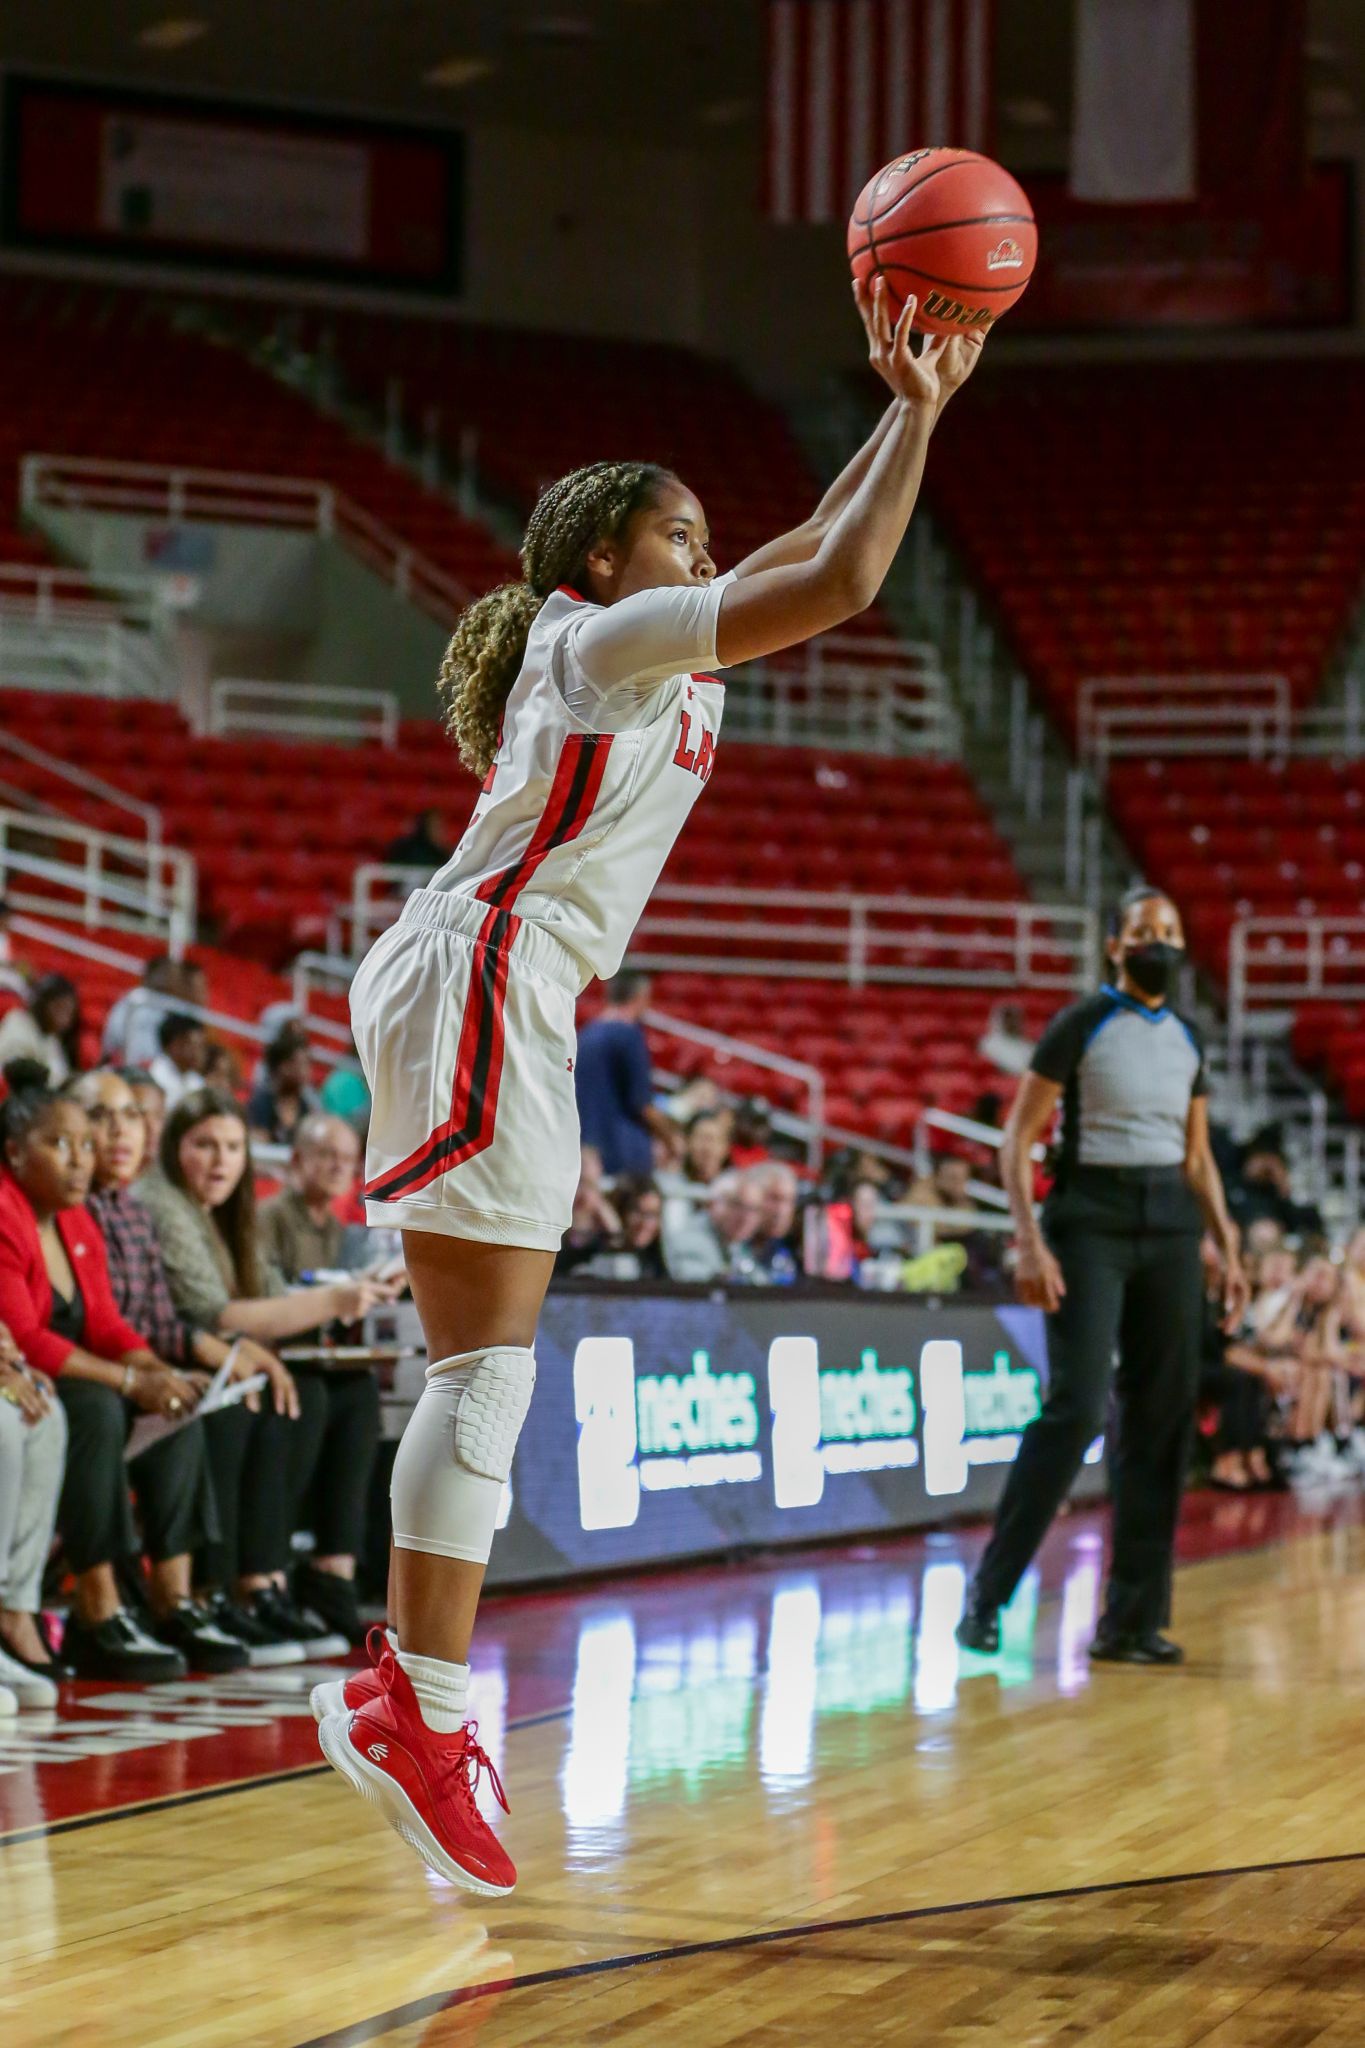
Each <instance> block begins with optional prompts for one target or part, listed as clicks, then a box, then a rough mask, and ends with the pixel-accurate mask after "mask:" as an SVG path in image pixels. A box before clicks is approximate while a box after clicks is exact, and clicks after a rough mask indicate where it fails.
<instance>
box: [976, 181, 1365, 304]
mask: <svg viewBox="0 0 1365 2048" xmlns="http://www.w3.org/2000/svg"><path fill="white" fill-rule="evenodd" d="M1028 191H1029V197H1030V199H1031V200H1032V202H1033V208H1034V213H1035V215H1036V217H1037V221H1038V266H1037V269H1036V270H1035V271H1034V273H1033V279H1032V282H1031V284H1030V285H1029V288H1028V290H1027V292H1026V293H1025V294H1024V296H1023V298H1022V299H1021V300H1020V301H1019V304H1018V305H1017V306H1015V307H1013V308H1012V309H1011V311H1010V316H1009V326H1010V331H1011V333H1013V332H1014V331H1015V330H1016V329H1021V330H1022V329H1029V330H1030V331H1033V330H1042V329H1047V330H1051V331H1053V332H1060V331H1072V332H1084V331H1086V330H1091V331H1093V330H1097V329H1104V328H1140V327H1167V328H1171V327H1344V326H1347V325H1349V323H1350V321H1351V318H1352V308H1353V300H1354V293H1353V290H1352V281H1353V277H1354V265H1355V249H1354V227H1353V220H1354V209H1353V175H1352V167H1351V166H1350V165H1349V164H1346V163H1323V164H1316V165H1314V166H1313V168H1312V170H1311V171H1310V172H1309V174H1308V176H1307V177H1306V178H1305V180H1304V182H1303V184H1302V185H1301V186H1300V187H1299V188H1298V189H1297V190H1295V191H1293V192H1290V193H1288V194H1286V195H1284V196H1278V195H1273V194H1260V193H1256V192H1251V193H1248V194H1247V195H1246V196H1245V198H1242V199H1232V198H1220V199H1204V200H1197V201H1193V202H1190V203H1187V204H1186V203H1181V204H1170V205H1154V204H1143V205H1127V206H1122V205H1119V206H1115V205H1092V204H1089V203H1087V202H1085V201H1083V200H1079V199H1076V198H1073V197H1072V195H1071V193H1070V192H1069V191H1068V190H1067V186H1066V180H1065V179H1064V178H1062V177H1059V176H1055V175H1043V174H1034V175H1032V176H1030V178H1029V180H1028Z"/></svg>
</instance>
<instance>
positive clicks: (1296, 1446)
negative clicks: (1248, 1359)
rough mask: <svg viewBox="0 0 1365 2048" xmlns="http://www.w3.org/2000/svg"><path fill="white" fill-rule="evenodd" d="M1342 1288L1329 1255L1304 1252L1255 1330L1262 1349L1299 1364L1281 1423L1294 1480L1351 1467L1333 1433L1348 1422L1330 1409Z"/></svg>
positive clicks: (1319, 1478) (1340, 1370) (1340, 1374)
mask: <svg viewBox="0 0 1365 2048" xmlns="http://www.w3.org/2000/svg"><path fill="white" fill-rule="evenodd" d="M1341 1291H1342V1290H1341V1276H1340V1275H1339V1273H1338V1272H1337V1269H1336V1267H1335V1266H1334V1265H1333V1264H1332V1262H1331V1260H1330V1259H1327V1258H1322V1257H1319V1256H1316V1255H1315V1256H1312V1257H1309V1258H1308V1259H1306V1260H1305V1261H1304V1263H1303V1266H1302V1268H1301V1269H1300V1271H1299V1272H1298V1273H1297V1274H1296V1275H1295V1277H1294V1280H1293V1282H1292V1283H1291V1285H1290V1287H1289V1290H1288V1294H1287V1297H1286V1299H1285V1301H1284V1305H1283V1307H1282V1308H1281V1309H1280V1311H1279V1314H1278V1315H1277V1316H1275V1317H1274V1318H1273V1320H1270V1321H1267V1322H1266V1323H1265V1324H1264V1325H1263V1327H1262V1328H1261V1330H1260V1332H1259V1334H1258V1339H1257V1342H1258V1346H1259V1349H1260V1351H1261V1352H1262V1353H1264V1354H1265V1355H1266V1356H1267V1357H1271V1358H1277V1359H1293V1360H1294V1361H1295V1362H1296V1364H1297V1367H1298V1371H1297V1374H1296V1376H1295V1398H1294V1402H1293V1407H1292V1410H1291V1412H1290V1414H1289V1416H1288V1418H1287V1429H1286V1439H1287V1449H1288V1453H1289V1469H1290V1474H1291V1477H1292V1478H1293V1479H1294V1480H1295V1482H1296V1483H1306V1484H1309V1485H1315V1484H1322V1483H1324V1482H1327V1481H1331V1480H1335V1479H1339V1478H1344V1477H1346V1476H1348V1475H1349V1473H1350V1472H1351V1471H1352V1470H1353V1467H1352V1465H1351V1463H1350V1461H1348V1460H1346V1459H1344V1458H1343V1457H1342V1455H1341V1452H1340V1449H1339V1446H1338V1443H1337V1435H1338V1433H1340V1434H1342V1435H1345V1434H1346V1432H1347V1430H1348V1428H1349V1418H1348V1417H1346V1416H1344V1415H1340V1414H1338V1415H1336V1416H1335V1417H1334V1414H1333V1408H1334V1400H1335V1397H1336V1395H1337V1393H1338V1390H1339V1382H1340V1381H1341V1380H1342V1379H1344V1375H1345V1370H1346V1349H1345V1344H1344V1342H1343V1334H1342V1307H1341ZM1334 1422H1335V1425H1336V1427H1335V1428H1334V1427H1333V1424H1334Z"/></svg>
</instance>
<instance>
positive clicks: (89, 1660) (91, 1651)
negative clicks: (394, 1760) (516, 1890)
mask: <svg viewBox="0 0 1365 2048" xmlns="http://www.w3.org/2000/svg"><path fill="white" fill-rule="evenodd" d="M63 1647H64V1649H65V1650H66V1651H67V1653H68V1654H69V1656H70V1658H71V1662H72V1665H73V1667H74V1669H75V1673H76V1676H77V1678H118V1679H122V1680H124V1681H125V1682H131V1683H133V1684H143V1685H155V1684H156V1683H157V1682H158V1681H159V1680H161V1679H167V1678H183V1677H184V1676H185V1673H186V1672H187V1671H188V1669H189V1666H188V1665H187V1664H186V1662H185V1659H184V1658H183V1657H182V1656H181V1654H180V1652H179V1650H173V1649H171V1648H170V1646H169V1645H168V1644H166V1643H159V1642H158V1641H157V1639H156V1637H155V1636H149V1635H148V1634H147V1631H146V1630H145V1629H144V1628H142V1627H141V1626H140V1624H139V1623H138V1622H137V1621H135V1620H134V1618H133V1616H132V1615H131V1614H130V1613H129V1612H128V1609H127V1608H126V1607H120V1609H119V1610H118V1613H117V1614H111V1615H110V1616H109V1619H108V1620H107V1621H100V1622H96V1623H95V1625H94V1627H93V1628H87V1627H86V1626H85V1624H84V1623H83V1622H81V1621H78V1620H77V1618H76V1616H75V1615H74V1614H73V1615H72V1617H71V1619H70V1621H69V1622H68V1623H67V1625H66V1636H65V1640H64V1643H63Z"/></svg>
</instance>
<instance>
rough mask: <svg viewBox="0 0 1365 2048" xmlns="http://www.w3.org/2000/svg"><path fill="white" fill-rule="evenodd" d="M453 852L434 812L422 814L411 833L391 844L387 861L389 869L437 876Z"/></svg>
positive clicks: (401, 836)
mask: <svg viewBox="0 0 1365 2048" xmlns="http://www.w3.org/2000/svg"><path fill="white" fill-rule="evenodd" d="M451 850H452V849H451V840H450V837H449V834H448V833H447V832H446V829H445V826H444V825H443V824H442V822H441V813H440V812H439V811H438V810H435V809H432V810H427V811H419V812H418V813H417V816H416V817H415V818H414V819H413V821H412V825H411V827H410V828H409V830H408V831H406V832H400V833H399V835H398V837H397V838H396V839H392V840H390V841H389V844H388V845H387V846H386V847H385V848H384V859H385V861H386V863H387V864H388V866H389V867H393V868H420V869H421V870H422V872H423V873H424V874H434V873H435V871H436V869H437V868H441V867H444V866H445V864H446V862H447V861H448V860H449V859H450V855H451Z"/></svg>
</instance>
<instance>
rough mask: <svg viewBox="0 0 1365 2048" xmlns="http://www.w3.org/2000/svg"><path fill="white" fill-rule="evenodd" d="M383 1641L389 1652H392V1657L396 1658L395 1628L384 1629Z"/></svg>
mask: <svg viewBox="0 0 1365 2048" xmlns="http://www.w3.org/2000/svg"><path fill="white" fill-rule="evenodd" d="M384 1640H385V1641H386V1642H387V1644H388V1646H389V1648H390V1649H391V1650H392V1651H393V1654H394V1656H395V1657H396V1656H397V1655H398V1631H397V1629H396V1628H386V1629H385V1631H384Z"/></svg>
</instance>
